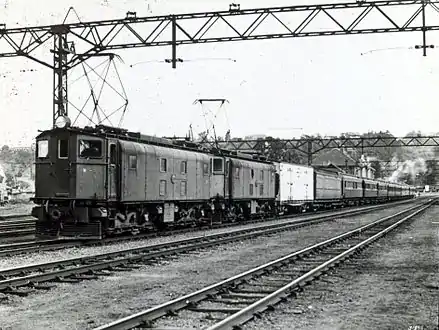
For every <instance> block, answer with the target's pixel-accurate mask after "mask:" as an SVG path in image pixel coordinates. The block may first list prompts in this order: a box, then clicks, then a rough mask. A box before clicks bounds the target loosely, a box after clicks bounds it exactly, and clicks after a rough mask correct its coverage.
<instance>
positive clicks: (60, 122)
mask: <svg viewBox="0 0 439 330" xmlns="http://www.w3.org/2000/svg"><path fill="white" fill-rule="evenodd" d="M70 123H71V121H70V118H69V117H67V116H59V117H58V118H56V120H55V126H56V127H57V128H66V127H69V126H70Z"/></svg>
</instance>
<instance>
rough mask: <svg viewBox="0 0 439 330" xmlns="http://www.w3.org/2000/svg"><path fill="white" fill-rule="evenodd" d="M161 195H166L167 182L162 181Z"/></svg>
mask: <svg viewBox="0 0 439 330" xmlns="http://www.w3.org/2000/svg"><path fill="white" fill-rule="evenodd" d="M159 194H160V196H165V195H166V180H160V186H159Z"/></svg>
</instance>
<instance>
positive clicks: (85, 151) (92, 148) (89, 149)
mask: <svg viewBox="0 0 439 330" xmlns="http://www.w3.org/2000/svg"><path fill="white" fill-rule="evenodd" d="M79 157H81V158H101V157H102V141H100V140H85V139H81V140H79Z"/></svg>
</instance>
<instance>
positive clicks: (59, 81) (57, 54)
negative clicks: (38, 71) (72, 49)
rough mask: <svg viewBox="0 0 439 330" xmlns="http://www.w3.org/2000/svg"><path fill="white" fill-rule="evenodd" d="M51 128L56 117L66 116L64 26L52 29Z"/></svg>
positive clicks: (65, 40) (65, 33)
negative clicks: (52, 99) (52, 100)
mask: <svg viewBox="0 0 439 330" xmlns="http://www.w3.org/2000/svg"><path fill="white" fill-rule="evenodd" d="M52 33H53V36H54V50H53V68H54V71H53V73H54V75H53V98H54V102H53V127H55V122H56V119H57V118H58V117H61V116H67V114H68V112H67V70H68V68H67V54H68V53H69V49H68V45H67V33H68V29H66V28H65V27H64V26H56V27H53V29H52Z"/></svg>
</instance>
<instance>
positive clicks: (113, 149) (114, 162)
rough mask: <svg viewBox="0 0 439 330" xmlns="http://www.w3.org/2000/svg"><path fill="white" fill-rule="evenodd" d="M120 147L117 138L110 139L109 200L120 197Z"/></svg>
mask: <svg viewBox="0 0 439 330" xmlns="http://www.w3.org/2000/svg"><path fill="white" fill-rule="evenodd" d="M119 159H120V157H119V148H118V144H117V141H116V140H108V166H107V196H108V199H109V200H117V199H118V198H119V194H118V191H119V169H120V166H119V164H120V161H119Z"/></svg>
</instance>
